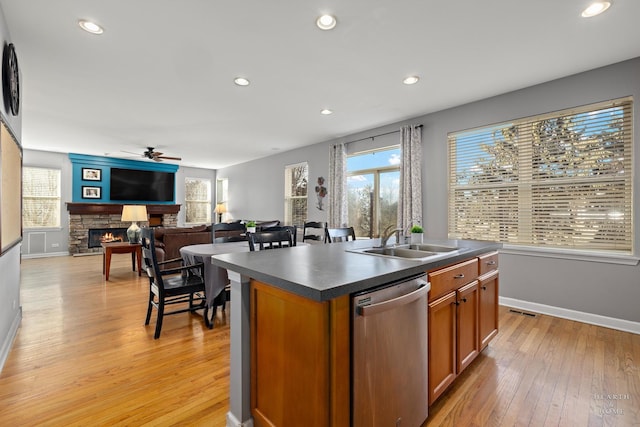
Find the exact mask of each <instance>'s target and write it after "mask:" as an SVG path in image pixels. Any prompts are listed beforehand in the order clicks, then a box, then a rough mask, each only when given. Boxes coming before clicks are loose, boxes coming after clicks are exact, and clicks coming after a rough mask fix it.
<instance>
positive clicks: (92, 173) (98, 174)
mask: <svg viewBox="0 0 640 427" xmlns="http://www.w3.org/2000/svg"><path fill="white" fill-rule="evenodd" d="M82 180H83V181H102V169H92V168H82ZM83 194H84V193H83Z"/></svg>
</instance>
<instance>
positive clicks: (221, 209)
mask: <svg viewBox="0 0 640 427" xmlns="http://www.w3.org/2000/svg"><path fill="white" fill-rule="evenodd" d="M213 212H215V213H217V214H218V222H219V223H220V222H222V214H223V213H226V212H227V203H226V202H220V203H218V204H217V205H216V208H215V209H214V210H213Z"/></svg>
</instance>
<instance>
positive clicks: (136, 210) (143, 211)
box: [121, 205, 147, 243]
mask: <svg viewBox="0 0 640 427" xmlns="http://www.w3.org/2000/svg"><path fill="white" fill-rule="evenodd" d="M146 220H147V207H146V206H145V205H124V206H123V207H122V219H121V221H131V225H130V226H129V228H127V237H128V238H129V243H138V242H139V241H140V227H138V224H136V222H137V221H146Z"/></svg>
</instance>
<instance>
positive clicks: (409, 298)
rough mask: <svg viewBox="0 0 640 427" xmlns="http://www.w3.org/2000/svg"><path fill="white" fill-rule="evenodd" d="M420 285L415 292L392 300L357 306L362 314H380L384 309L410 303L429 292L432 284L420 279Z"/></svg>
mask: <svg viewBox="0 0 640 427" xmlns="http://www.w3.org/2000/svg"><path fill="white" fill-rule="evenodd" d="M419 284H420V287H419V288H418V289H416V290H415V291H413V292H409V293H408V294H404V295H401V296H399V297H396V298H392V299H390V300H386V301H382V302H378V303H375V304H369V305H362V306H359V307H358V308H357V312H358V314H359V315H360V316H370V315H373V314H378V313H381V312H383V311H387V310H391V309H394V308H396V307H398V306H401V305H405V304H409V303H410V302H413V301H415V300H417V299H418V298H421V297H422V296H423V295H424V294H426V293H427V292H429V290H430V289H431V284H430V283H429V282H426V281H424V280H419Z"/></svg>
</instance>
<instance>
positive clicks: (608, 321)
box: [499, 297, 640, 335]
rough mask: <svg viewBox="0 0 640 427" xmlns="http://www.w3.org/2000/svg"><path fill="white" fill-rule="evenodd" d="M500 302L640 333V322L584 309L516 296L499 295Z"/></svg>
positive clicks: (514, 306)
mask: <svg viewBox="0 0 640 427" xmlns="http://www.w3.org/2000/svg"><path fill="white" fill-rule="evenodd" d="M499 302H500V305H505V306H507V307H513V308H519V309H521V310H527V311H533V312H536V313H540V314H548V315H549V316H555V317H560V318H563V319H569V320H575V321H578V322H583V323H589V324H590V325H596V326H604V327H605V328H611V329H617V330H620V331H625V332H631V333H633V334H638V335H640V323H639V322H632V321H630V320H624V319H616V318H614V317H607V316H600V315H599V314H591V313H584V312H582V311H575V310H569V309H567V308H562V307H554V306H551V305H545V304H538V303H535V302H529V301H522V300H518V299H514V298H506V297H499Z"/></svg>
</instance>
